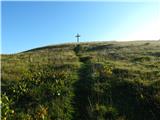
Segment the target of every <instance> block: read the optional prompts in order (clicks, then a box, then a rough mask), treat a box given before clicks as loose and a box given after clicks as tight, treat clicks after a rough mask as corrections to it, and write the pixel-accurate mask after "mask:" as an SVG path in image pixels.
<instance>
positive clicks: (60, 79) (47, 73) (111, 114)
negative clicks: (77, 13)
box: [0, 41, 160, 120]
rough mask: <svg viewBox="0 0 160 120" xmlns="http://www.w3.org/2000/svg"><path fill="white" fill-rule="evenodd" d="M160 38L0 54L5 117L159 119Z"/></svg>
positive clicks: (12, 119)
mask: <svg viewBox="0 0 160 120" xmlns="http://www.w3.org/2000/svg"><path fill="white" fill-rule="evenodd" d="M159 55H160V41H140V42H100V43H80V44H64V45H58V46H46V47H42V48H37V49H33V50H29V51H25V52H21V53H17V54H12V55H1V69H2V71H1V90H2V92H1V101H0V103H1V106H2V108H1V118H2V120H159V119H160V56H159Z"/></svg>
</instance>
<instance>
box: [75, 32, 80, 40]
mask: <svg viewBox="0 0 160 120" xmlns="http://www.w3.org/2000/svg"><path fill="white" fill-rule="evenodd" d="M75 37H76V38H77V42H79V38H80V35H79V34H78V33H77V35H76V36H75Z"/></svg>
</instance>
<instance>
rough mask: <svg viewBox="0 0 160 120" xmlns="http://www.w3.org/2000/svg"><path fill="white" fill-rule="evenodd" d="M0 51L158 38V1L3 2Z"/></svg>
mask: <svg viewBox="0 0 160 120" xmlns="http://www.w3.org/2000/svg"><path fill="white" fill-rule="evenodd" d="M1 7H2V16H1V20H2V53H17V52H21V51H24V50H28V49H32V48H36V47H41V46H45V45H51V44H61V43H68V42H76V38H75V37H74V36H75V34H76V33H79V34H81V38H80V41H81V42H90V41H109V40H123V41H124V40H156V39H160V3H144V2H142V3H140V2H139V3H138V2H135V3H129V2H33V1H32V2H2V6H1Z"/></svg>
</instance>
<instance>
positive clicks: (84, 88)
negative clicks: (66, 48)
mask: <svg viewBox="0 0 160 120" xmlns="http://www.w3.org/2000/svg"><path fill="white" fill-rule="evenodd" d="M75 54H76V56H77V57H78V58H79V62H80V63H81V67H80V69H79V70H78V76H79V77H78V80H77V81H76V82H75V84H74V91H75V98H74V103H75V111H76V114H75V120H89V113H88V108H89V96H90V94H91V81H92V78H91V73H92V72H91V64H90V62H89V60H88V59H87V58H84V57H82V56H81V54H79V53H78V52H77V51H75Z"/></svg>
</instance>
